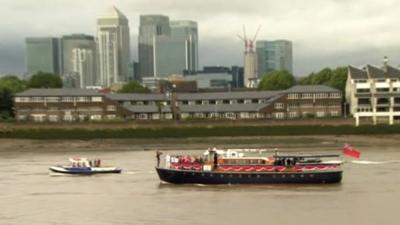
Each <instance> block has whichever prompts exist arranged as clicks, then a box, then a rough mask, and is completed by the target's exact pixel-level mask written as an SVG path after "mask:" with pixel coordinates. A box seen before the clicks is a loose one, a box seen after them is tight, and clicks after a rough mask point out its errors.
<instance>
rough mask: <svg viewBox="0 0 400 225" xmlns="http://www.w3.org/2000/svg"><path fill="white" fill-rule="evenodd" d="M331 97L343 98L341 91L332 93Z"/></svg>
mask: <svg viewBox="0 0 400 225" xmlns="http://www.w3.org/2000/svg"><path fill="white" fill-rule="evenodd" d="M329 97H330V98H341V97H342V95H341V94H340V93H330V94H329Z"/></svg>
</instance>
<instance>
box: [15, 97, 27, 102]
mask: <svg viewBox="0 0 400 225" xmlns="http://www.w3.org/2000/svg"><path fill="white" fill-rule="evenodd" d="M30 100H31V99H30V98H29V97H16V98H15V102H30Z"/></svg>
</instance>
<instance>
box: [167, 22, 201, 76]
mask: <svg viewBox="0 0 400 225" xmlns="http://www.w3.org/2000/svg"><path fill="white" fill-rule="evenodd" d="M170 26H171V38H172V39H175V40H179V39H183V40H184V41H185V46H186V48H185V55H186V57H185V59H186V67H185V70H189V71H196V70H198V68H199V52H198V51H199V50H198V49H199V44H198V28H197V23H196V22H194V21H189V20H176V21H171V22H170Z"/></svg>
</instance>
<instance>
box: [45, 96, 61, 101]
mask: <svg viewBox="0 0 400 225" xmlns="http://www.w3.org/2000/svg"><path fill="white" fill-rule="evenodd" d="M59 101H60V98H59V97H46V102H59Z"/></svg>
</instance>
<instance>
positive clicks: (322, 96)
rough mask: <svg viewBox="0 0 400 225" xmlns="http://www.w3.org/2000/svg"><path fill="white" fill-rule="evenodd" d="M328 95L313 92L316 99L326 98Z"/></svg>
mask: <svg viewBox="0 0 400 225" xmlns="http://www.w3.org/2000/svg"><path fill="white" fill-rule="evenodd" d="M328 97H329V94H328V93H317V94H315V98H318V99H322V98H328Z"/></svg>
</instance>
